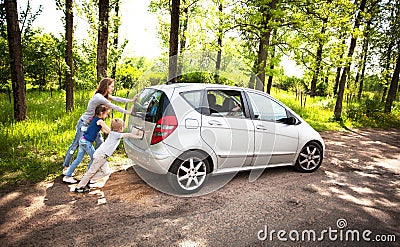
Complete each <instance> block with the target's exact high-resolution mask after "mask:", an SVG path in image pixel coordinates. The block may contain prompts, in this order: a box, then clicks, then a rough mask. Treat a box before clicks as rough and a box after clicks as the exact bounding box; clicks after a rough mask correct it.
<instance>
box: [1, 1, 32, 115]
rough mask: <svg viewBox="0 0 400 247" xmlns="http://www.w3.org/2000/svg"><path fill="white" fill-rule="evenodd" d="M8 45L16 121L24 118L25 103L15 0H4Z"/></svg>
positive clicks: (19, 33)
mask: <svg viewBox="0 0 400 247" xmlns="http://www.w3.org/2000/svg"><path fill="white" fill-rule="evenodd" d="M4 4H5V9H6V19H7V34H8V47H9V52H10V60H11V61H10V68H11V81H12V87H13V97H14V118H15V120H17V121H22V120H25V119H26V116H27V112H28V110H27V105H26V92H25V84H24V73H23V68H22V45H21V32H20V30H19V23H18V10H17V1H16V0H5V1H4Z"/></svg>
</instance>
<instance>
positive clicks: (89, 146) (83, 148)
mask: <svg viewBox="0 0 400 247" xmlns="http://www.w3.org/2000/svg"><path fill="white" fill-rule="evenodd" d="M94 151H95V149H94V147H93V143H92V142H90V141H88V140H86V139H85V138H83V137H82V138H81V139H80V140H79V151H78V155H77V156H76V159H75V160H74V162H72V164H71V166H70V167H69V168H68V171H67V174H65V176H68V177H71V176H72V173H74V170H75V168H76V167H77V166H78V165H79V163H81V161H82V159H83V157H84V156H85V153H87V154H88V155H89V156H90V162H89V165H88V168H87V169H86V170H88V169H89V168H90V165H91V164H92V162H93V154H94Z"/></svg>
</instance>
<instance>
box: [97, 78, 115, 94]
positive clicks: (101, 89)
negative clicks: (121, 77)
mask: <svg viewBox="0 0 400 247" xmlns="http://www.w3.org/2000/svg"><path fill="white" fill-rule="evenodd" d="M113 82H114V79H111V78H103V79H102V80H101V81H100V82H99V86H98V87H97V90H96V93H100V94H101V95H104V97H106V99H110V98H109V95H108V86H110V85H111V83H113Z"/></svg>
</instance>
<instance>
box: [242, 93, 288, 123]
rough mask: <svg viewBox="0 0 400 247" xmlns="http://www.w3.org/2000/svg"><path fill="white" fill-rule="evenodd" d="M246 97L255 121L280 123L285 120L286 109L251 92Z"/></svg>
mask: <svg viewBox="0 0 400 247" xmlns="http://www.w3.org/2000/svg"><path fill="white" fill-rule="evenodd" d="M248 95H249V98H250V102H251V106H252V108H253V112H254V116H255V118H256V119H258V120H265V121H281V120H282V119H286V118H287V113H286V109H285V108H284V107H283V106H281V105H280V104H278V103H276V102H275V101H273V100H271V99H270V98H268V97H266V96H263V95H260V94H257V93H252V92H249V93H248Z"/></svg>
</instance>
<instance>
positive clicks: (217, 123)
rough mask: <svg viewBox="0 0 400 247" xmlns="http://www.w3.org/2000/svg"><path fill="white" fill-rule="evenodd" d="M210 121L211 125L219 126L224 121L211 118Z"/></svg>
mask: <svg viewBox="0 0 400 247" xmlns="http://www.w3.org/2000/svg"><path fill="white" fill-rule="evenodd" d="M208 123H209V124H210V125H217V126H221V125H222V123H221V122H220V121H217V120H210V121H208Z"/></svg>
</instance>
